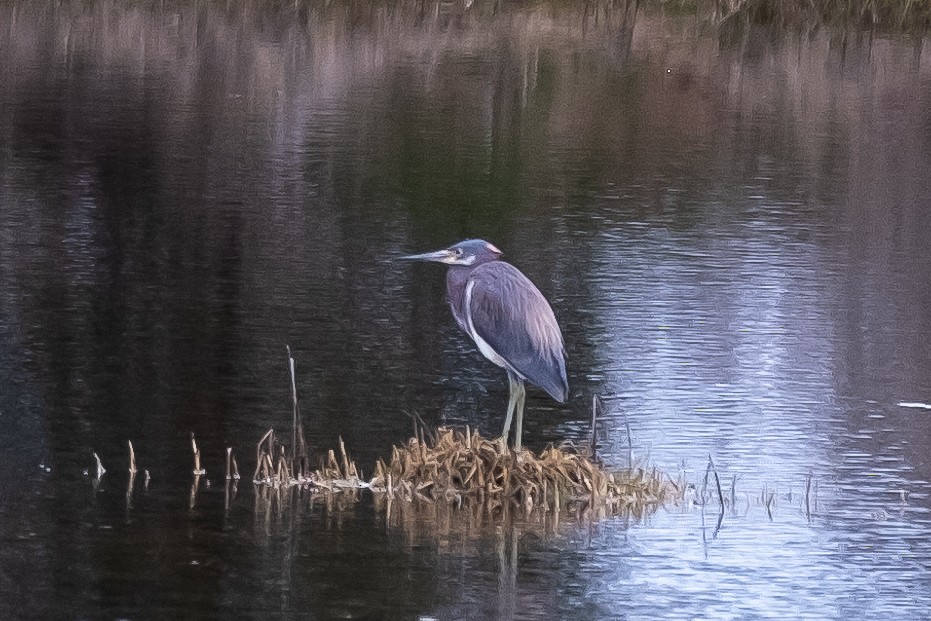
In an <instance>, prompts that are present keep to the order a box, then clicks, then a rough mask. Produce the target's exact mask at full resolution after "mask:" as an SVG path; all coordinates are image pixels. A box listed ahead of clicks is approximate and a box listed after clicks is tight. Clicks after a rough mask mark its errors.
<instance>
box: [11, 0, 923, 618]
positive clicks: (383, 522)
mask: <svg viewBox="0 0 931 621" xmlns="http://www.w3.org/2000/svg"><path fill="white" fill-rule="evenodd" d="M276 4H277V3H270V4H268V5H266V3H248V2H247V3H235V4H234V5H230V6H229V7H228V8H225V6H224V5H222V4H217V3H206V2H181V3H171V2H168V3H126V2H85V3H70V2H65V3H54V4H52V3H37V2H8V3H4V4H3V5H2V6H0V84H2V85H3V86H2V88H0V111H2V112H0V467H2V476H0V616H3V617H5V618H10V617H16V618H30V617H41V618H73V619H79V618H114V619H115V618H178V617H208V618H209V617H217V616H219V617H237V618H239V617H261V618H278V617H285V618H301V619H304V618H309V619H318V618H319V619H325V618H368V619H374V618H384V619H398V618H418V617H420V618H425V619H426V618H438V619H458V618H488V619H494V618H578V619H596V618H598V619H600V618H625V619H651V618H683V619H684V618H702V619H712V618H713V619H737V618H741V619H755V618H760V617H767V616H771V617H775V618H810V619H850V618H870V619H874V618H883V619H919V618H931V612H929V611H931V571H929V570H931V542H929V538H931V514H929V509H931V500H929V495H928V494H929V488H931V485H929V480H931V410H929V409H924V408H921V407H904V406H901V405H899V404H900V403H903V402H904V403H917V404H928V403H931V337H929V334H931V311H929V307H931V286H929V283H931V252H929V240H931V181H929V179H931V46H929V41H928V40H927V39H924V40H922V39H919V38H914V37H905V36H894V35H880V34H866V33H855V32H847V33H844V32H833V31H828V30H819V31H815V32H808V33H774V32H771V31H768V30H766V29H762V28H754V29H750V30H746V31H737V32H720V33H711V32H708V31H707V30H704V29H702V28H700V27H699V26H698V24H697V22H695V21H692V20H691V19H690V18H687V17H685V18H676V17H669V16H660V15H653V14H650V13H648V12H644V11H641V12H639V13H637V12H634V11H626V12H625V11H624V10H623V9H622V8H619V7H614V8H612V7H610V6H601V5H593V4H587V5H585V7H579V8H558V7H556V8H553V7H545V6H536V5H533V4H526V5H520V6H516V7H510V6H498V7H494V6H492V5H490V4H483V3H476V4H475V5H472V6H471V7H469V8H464V7H462V6H460V5H455V4H448V3H444V4H439V5H433V4H429V3H411V4H406V3H395V2H390V3H385V4H381V3H378V2H374V3H369V2H349V3H332V4H330V5H329V6H328V7H327V6H324V5H322V4H321V5H314V4H304V3H300V2H299V3H296V4H289V3H284V5H282V7H277V6H272V5H276ZM285 5H286V6H285ZM466 237H485V238H487V239H489V240H491V241H493V242H494V243H495V244H496V245H498V246H500V247H502V248H503V249H504V250H505V252H506V253H507V258H508V259H509V260H511V261H512V262H513V263H515V264H516V265H518V266H519V267H521V268H522V269H523V270H524V271H525V272H526V273H528V274H529V275H530V276H531V278H532V279H533V280H534V281H535V282H537V283H538V284H539V286H540V288H541V289H542V290H543V291H544V293H546V294H547V296H548V297H549V298H550V299H551V300H552V303H553V306H554V308H555V311H556V314H557V316H558V317H559V319H560V322H561V324H562V326H563V331H564V333H565V337H566V341H567V348H568V353H569V369H570V384H571V387H572V392H571V399H570V402H569V404H567V405H565V406H560V405H557V404H555V403H553V402H552V401H550V400H548V398H546V397H545V395H542V394H541V393H539V392H536V391H531V394H530V396H529V399H528V419H529V420H527V421H526V425H525V431H524V436H525V440H526V441H527V442H528V443H529V444H530V445H531V446H532V447H537V448H539V447H542V446H544V445H545V444H546V443H547V442H549V441H559V440H562V439H564V438H569V439H574V440H581V439H584V438H586V437H587V434H588V422H587V421H588V419H589V404H590V400H591V396H592V395H593V394H596V393H597V394H601V395H603V396H604V398H605V403H606V405H607V406H608V410H609V414H608V415H607V416H605V417H604V419H603V420H602V423H601V424H602V429H601V433H602V447H603V451H604V456H605V459H606V461H607V462H608V463H609V464H611V465H614V466H617V467H621V466H624V465H626V462H627V459H628V451H627V446H626V445H627V425H628V424H629V426H630V429H631V435H632V438H633V443H634V445H635V446H634V456H635V458H637V459H639V460H642V461H647V462H649V463H652V464H654V465H656V466H657V467H658V468H660V469H662V470H664V471H666V472H669V473H670V474H672V475H673V476H679V475H680V473H681V474H684V476H685V477H686V478H687V479H688V480H690V481H692V482H694V483H695V484H696V486H697V487H698V488H699V491H701V490H700V488H701V487H702V478H703V476H704V472H705V464H706V461H707V458H708V456H709V455H711V456H712V457H713V458H714V460H715V462H716V464H717V468H718V471H719V472H720V473H721V475H722V479H723V481H722V482H723V488H724V491H725V493H726V494H727V495H728V496H730V495H731V493H733V499H734V502H733V503H730V502H729V505H730V506H729V507H728V510H727V512H726V515H725V516H724V519H723V521H722V522H721V524H720V527H719V528H718V527H717V526H716V520H717V515H716V509H714V508H712V509H711V510H710V512H709V510H707V509H706V510H705V512H704V513H703V512H702V511H701V509H700V508H698V507H694V506H689V505H686V506H681V507H670V508H668V509H664V510H661V511H659V512H658V513H656V514H654V515H652V516H650V517H648V518H647V519H645V520H642V521H636V520H631V519H621V518H612V519H605V520H602V521H600V522H597V523H595V524H594V525H589V524H586V525H583V526H579V525H578V523H573V521H572V519H568V520H566V519H564V520H563V521H562V522H561V523H560V524H558V525H556V524H549V525H547V526H546V527H545V528H544V529H543V530H542V531H540V529H539V528H537V527H536V526H533V525H530V524H521V523H520V522H519V521H518V522H517V523H514V524H511V523H508V524H506V525H505V526H503V527H498V528H495V526H494V524H491V525H488V524H484V525H482V524H479V522H480V520H479V519H478V518H474V516H473V517H470V518H469V519H466V518H465V517H464V515H463V514H457V513H456V512H450V511H445V512H444V511H443V510H440V509H437V511H438V513H437V514H435V515H413V516H405V515H401V516H398V515H397V514H395V515H394V516H393V517H387V516H386V514H385V512H384V510H383V508H382V507H380V506H376V505H375V504H374V503H373V500H372V499H371V497H369V496H367V495H365V494H363V495H362V497H361V498H360V499H359V501H358V502H356V503H348V502H347V503H345V504H346V506H345V507H343V508H340V507H336V506H332V505H328V504H327V503H326V502H323V501H321V500H320V499H313V498H309V497H307V496H306V495H302V496H300V497H294V498H291V500H290V502H286V501H285V500H281V501H274V502H273V501H272V500H269V499H268V498H265V497H262V496H260V495H257V494H256V493H255V491H254V490H253V489H252V486H251V484H248V483H246V482H245V481H243V482H242V483H241V484H240V486H239V489H238V490H237V492H236V494H235V495H233V496H232V497H225V496H224V490H223V485H222V484H221V483H220V478H221V476H222V475H221V473H222V471H223V460H224V449H225V447H227V446H233V447H236V450H237V454H238V455H239V459H240V463H241V464H242V469H243V470H244V471H246V470H248V471H249V472H250V473H251V469H252V467H253V465H254V457H252V451H253V447H254V443H255V442H256V441H257V440H258V438H259V437H260V436H261V434H262V433H263V432H264V430H265V429H267V428H268V427H270V426H275V427H277V428H278V429H279V430H280V431H282V432H285V431H286V430H288V429H289V427H290V405H289V386H288V376H287V371H286V354H285V345H290V346H291V348H292V350H293V351H294V353H295V358H296V361H297V376H298V383H299V389H300V398H301V402H302V409H303V413H304V417H305V419H306V421H307V433H308V437H309V439H310V442H311V444H312V445H313V448H314V449H315V450H324V449H326V448H330V447H333V446H335V443H336V441H337V438H338V437H339V436H342V437H343V438H345V440H346V444H347V446H348V447H349V450H350V451H351V452H352V453H353V455H354V456H355V457H356V458H357V461H358V462H359V464H360V465H361V466H362V468H363V469H364V470H369V469H370V464H372V463H373V462H374V460H375V458H376V457H377V456H379V455H384V454H385V453H386V451H387V450H388V449H389V447H390V446H391V445H392V444H393V443H397V442H400V441H402V440H404V439H405V438H406V437H407V436H408V435H409V434H410V430H411V419H410V416H409V414H408V413H409V412H411V411H416V412H418V413H420V414H421V415H422V416H423V417H424V418H425V419H426V420H427V421H428V422H430V423H432V424H440V423H446V424H465V423H469V424H471V425H473V426H474V425H478V426H479V428H480V429H482V430H483V431H484V432H485V433H487V434H492V433H496V432H497V431H498V427H499V425H500V420H501V413H502V410H503V407H504V405H505V402H506V398H507V397H506V382H505V381H504V378H503V375H502V374H501V373H500V372H499V370H498V369H496V368H495V367H493V366H492V365H491V364H489V363H488V362H486V361H485V360H484V359H483V358H481V356H480V355H479V354H478V353H477V352H476V351H475V349H474V347H473V346H472V344H471V343H470V342H468V341H467V340H466V339H465V338H464V337H463V336H462V335H460V334H459V333H458V332H457V329H456V328H455V326H454V324H453V321H452V319H451V317H450V316H449V313H448V311H447V309H446V308H445V306H444V302H443V291H442V286H443V277H442V270H441V269H439V268H437V267H436V266H421V265H417V266H411V265H407V264H399V263H396V262H394V260H393V259H394V258H395V257H397V256H398V255H400V254H403V253H407V252H414V251H422V250H427V249H432V248H435V247H439V246H443V245H446V244H449V243H451V242H454V241H456V240H458V239H462V238H466ZM192 431H193V432H195V433H196V434H197V437H198V443H199V445H200V446H201V449H202V450H203V452H204V462H205V467H206V468H207V471H208V475H207V478H212V479H213V484H212V485H211V486H209V487H207V486H206V485H205V483H204V482H201V487H200V489H199V491H198V493H197V494H196V495H195V496H194V497H193V499H192V498H191V496H190V487H191V482H192V481H191V479H192V477H191V474H190V469H191V464H190V454H189V452H190V446H189V433H190V432H192ZM127 439H131V440H133V442H134V444H135V446H136V454H137V459H138V460H139V462H140V467H141V468H145V469H147V470H149V471H150V473H151V481H150V482H149V485H148V488H147V489H144V488H143V486H142V484H141V480H137V481H136V486H135V488H134V490H133V493H132V494H131V495H130V496H129V497H128V498H127V496H126V484H127V478H126V473H125V466H124V464H125V461H126V444H125V442H126V440H127ZM92 452H97V453H98V454H99V455H100V456H101V458H102V459H103V462H104V464H105V465H106V466H107V468H108V469H109V472H108V473H107V474H106V475H105V476H104V478H103V480H102V481H101V482H100V483H99V485H97V486H95V485H94V484H93V481H92V478H91V477H89V476H86V475H85V474H84V472H85V470H88V469H90V470H91V471H92V470H93V457H92ZM735 477H736V479H735ZM735 481H736V485H735V484H734V483H735ZM806 489H807V493H806ZM732 490H733V492H732ZM403 509H404V508H402V510H403ZM395 511H397V509H395Z"/></svg>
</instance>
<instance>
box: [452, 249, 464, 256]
mask: <svg viewBox="0 0 931 621" xmlns="http://www.w3.org/2000/svg"><path fill="white" fill-rule="evenodd" d="M453 252H455V253H456V256H457V257H461V256H462V248H456V249H455V250H453Z"/></svg>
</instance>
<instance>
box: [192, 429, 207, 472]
mask: <svg viewBox="0 0 931 621" xmlns="http://www.w3.org/2000/svg"><path fill="white" fill-rule="evenodd" d="M191 450H193V451H194V476H200V475H202V474H207V471H206V470H204V469H203V468H201V467H200V449H198V448H197V440H195V439H194V432H193V431H192V432H191Z"/></svg>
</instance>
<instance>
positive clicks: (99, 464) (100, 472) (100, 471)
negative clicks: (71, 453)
mask: <svg viewBox="0 0 931 621" xmlns="http://www.w3.org/2000/svg"><path fill="white" fill-rule="evenodd" d="M94 460H96V462H97V478H98V479H99V478H100V477H102V476H103V475H104V473H105V472H106V471H107V469H106V468H104V467H103V462H101V461H100V457H98V456H97V453H94Z"/></svg>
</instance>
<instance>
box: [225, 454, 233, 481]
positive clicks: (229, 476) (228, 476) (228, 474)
mask: <svg viewBox="0 0 931 621" xmlns="http://www.w3.org/2000/svg"><path fill="white" fill-rule="evenodd" d="M232 460H233V447H231V446H228V447H226V480H227V481H229V480H230V479H232V478H233V474H232V471H231V466H232Z"/></svg>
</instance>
